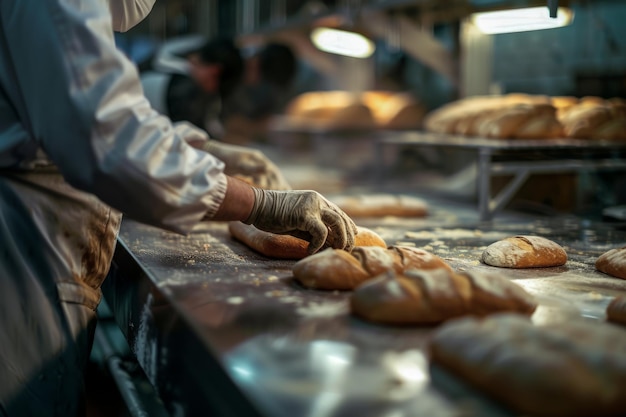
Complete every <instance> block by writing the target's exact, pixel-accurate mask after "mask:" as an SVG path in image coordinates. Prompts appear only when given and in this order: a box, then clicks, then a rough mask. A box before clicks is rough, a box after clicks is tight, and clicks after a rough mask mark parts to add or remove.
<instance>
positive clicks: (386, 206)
mask: <svg viewBox="0 0 626 417" xmlns="http://www.w3.org/2000/svg"><path fill="white" fill-rule="evenodd" d="M330 200H331V201H332V202H333V203H335V204H336V205H337V206H338V207H339V208H340V209H342V210H343V211H344V212H346V214H347V215H348V216H350V217H385V216H396V217H424V216H426V215H427V214H428V205H427V204H426V202H425V201H424V200H422V199H420V198H417V197H413V196H409V195H395V194H364V195H358V196H336V197H331V198H330Z"/></svg>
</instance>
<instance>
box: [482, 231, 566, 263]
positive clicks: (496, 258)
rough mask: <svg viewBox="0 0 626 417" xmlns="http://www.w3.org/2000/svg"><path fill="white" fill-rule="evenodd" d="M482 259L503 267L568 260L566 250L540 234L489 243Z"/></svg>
mask: <svg viewBox="0 0 626 417" xmlns="http://www.w3.org/2000/svg"><path fill="white" fill-rule="evenodd" d="M481 260H482V261H483V262H484V263H486V264H487V265H491V266H499V267H503V268H541V267H550V266H560V265H563V264H565V262H567V254H566V253H565V250H564V249H563V248H562V247H561V246H560V245H559V244H557V243H555V242H553V241H551V240H548V239H546V238H543V237H540V236H514V237H509V238H506V239H503V240H500V241H498V242H495V243H492V244H491V245H489V246H488V247H487V248H486V249H485V250H484V252H483V254H482V258H481Z"/></svg>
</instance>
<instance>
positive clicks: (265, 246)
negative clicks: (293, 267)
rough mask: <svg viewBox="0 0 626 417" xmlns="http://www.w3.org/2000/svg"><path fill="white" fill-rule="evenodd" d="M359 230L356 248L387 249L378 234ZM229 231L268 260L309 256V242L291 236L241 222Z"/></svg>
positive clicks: (229, 225)
mask: <svg viewBox="0 0 626 417" xmlns="http://www.w3.org/2000/svg"><path fill="white" fill-rule="evenodd" d="M357 228H358V233H357V235H356V236H355V244H356V246H380V247H382V248H386V247H387V244H386V243H385V241H384V240H383V239H382V238H381V237H380V236H378V234H376V232H374V231H372V230H370V229H367V228H365V227H358V226H357ZM228 231H229V232H230V234H231V235H232V236H233V237H234V238H235V239H237V240H239V241H241V242H242V243H244V244H245V245H246V246H248V247H249V248H251V249H254V250H255V251H257V252H259V253H260V254H262V255H265V256H267V257H268V258H275V259H302V258H305V257H307V256H308V253H307V248H308V247H309V242H307V241H306V240H302V239H298V238H297V237H294V236H291V235H277V234H274V233H269V232H265V231H263V230H259V229H257V228H256V227H254V226H252V225H248V224H244V223H241V222H230V223H228Z"/></svg>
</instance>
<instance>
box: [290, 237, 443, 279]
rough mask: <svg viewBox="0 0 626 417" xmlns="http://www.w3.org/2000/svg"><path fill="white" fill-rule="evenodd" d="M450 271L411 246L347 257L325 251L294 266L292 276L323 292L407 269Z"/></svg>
mask: <svg viewBox="0 0 626 417" xmlns="http://www.w3.org/2000/svg"><path fill="white" fill-rule="evenodd" d="M439 268H444V269H450V267H449V266H448V264H446V263H445V261H444V260H443V259H441V258H440V257H438V256H437V255H433V254H432V253H429V252H426V251H425V250H422V249H417V248H413V247H408V246H390V247H389V248H388V249H383V248H380V247H373V246H369V247H367V246H364V247H356V248H354V249H353V250H352V252H350V253H348V252H346V251H343V250H338V249H330V248H329V249H326V250H323V251H321V252H318V253H316V254H314V255H311V256H309V257H307V258H305V259H302V260H301V261H298V262H296V264H295V265H294V266H293V276H294V277H295V278H296V280H298V281H299V282H300V283H301V284H302V285H304V286H305V287H309V288H317V289H323V290H353V289H354V288H356V287H357V286H359V285H360V284H361V283H363V282H365V281H367V280H370V279H372V278H374V277H377V276H378V275H380V274H383V273H385V272H386V271H396V272H398V273H401V272H403V271H406V270H408V269H439Z"/></svg>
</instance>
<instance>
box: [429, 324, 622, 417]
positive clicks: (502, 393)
mask: <svg viewBox="0 0 626 417" xmlns="http://www.w3.org/2000/svg"><path fill="white" fill-rule="evenodd" d="M430 351H431V357H432V359H433V361H434V362H435V363H437V364H439V365H441V366H442V367H444V368H447V369H448V370H450V371H451V372H452V373H454V374H456V375H458V376H459V377H460V378H462V379H464V380H465V381H467V382H468V383H470V384H472V385H474V386H475V387H477V388H478V389H479V390H481V391H482V392H484V393H485V394H487V395H489V396H491V397H493V398H494V399H495V400H497V401H499V402H501V403H502V404H504V405H506V406H508V407H510V408H511V409H512V410H513V411H515V413H516V415H517V414H524V415H532V416H538V417H544V416H545V417H589V416H603V417H607V416H623V415H624V411H625V410H626V355H625V354H624V352H626V332H624V330H623V329H620V328H618V327H617V326H611V325H608V324H603V323H598V322H593V323H591V322H586V321H570V322H563V323H558V324H554V325H549V326H541V327H539V326H535V325H533V324H532V322H531V321H530V320H528V319H527V318H525V317H523V316H520V315H514V314H498V315H494V316H490V317H487V318H484V319H476V318H463V319H459V320H454V321H451V322H449V323H446V324H444V325H443V326H442V327H441V328H439V330H438V331H437V332H436V333H435V335H434V336H433V338H432V339H431V344H430Z"/></svg>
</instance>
